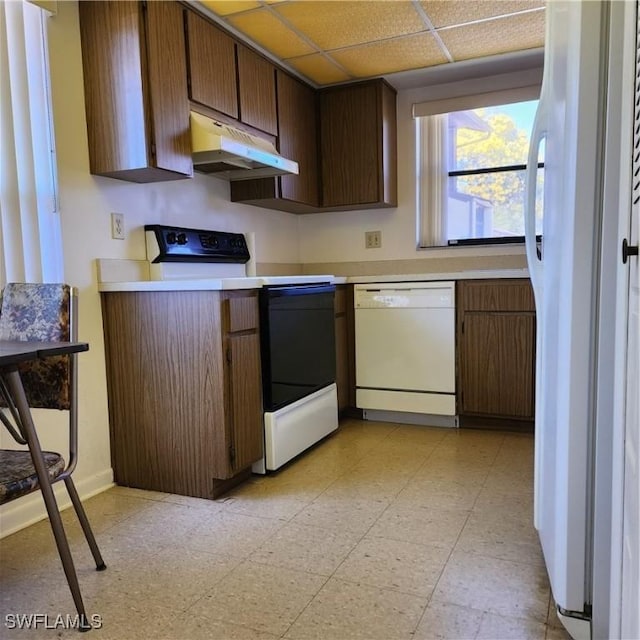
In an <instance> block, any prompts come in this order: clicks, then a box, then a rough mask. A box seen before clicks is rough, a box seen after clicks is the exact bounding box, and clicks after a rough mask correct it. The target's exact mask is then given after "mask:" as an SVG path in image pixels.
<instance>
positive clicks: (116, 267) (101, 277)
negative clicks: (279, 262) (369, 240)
mask: <svg viewBox="0 0 640 640" xmlns="http://www.w3.org/2000/svg"><path fill="white" fill-rule="evenodd" d="M528 277H529V271H528V270H527V269H491V270H489V269H485V270H467V271H450V272H437V271H432V272H427V273H411V274H391V275H362V276H334V275H328V274H317V275H280V276H266V275H261V276H249V277H220V278H185V279H177V280H152V279H150V277H149V270H148V263H147V262H146V261H135V260H98V290H99V291H101V292H104V293H108V292H115V291H229V290H234V289H236V290H237V289H259V288H261V287H263V286H266V285H286V284H314V283H319V282H331V283H333V284H369V283H373V282H429V281H435V280H478V279H485V278H486V279H500V278H528Z"/></svg>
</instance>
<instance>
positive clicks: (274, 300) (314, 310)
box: [260, 284, 336, 411]
mask: <svg viewBox="0 0 640 640" xmlns="http://www.w3.org/2000/svg"><path fill="white" fill-rule="evenodd" d="M334 295H335V286H334V285H332V284H314V285H298V286H290V285H289V286H287V285H285V286H272V287H263V288H262V289H261V290H260V333H261V351H262V354H261V355H262V385H263V400H264V409H265V411H275V410H277V409H279V408H281V407H284V406H286V405H288V404H290V403H292V402H295V401H296V400H299V399H300V398H304V397H305V396H307V395H309V394H311V393H314V392H315V391H317V390H319V389H322V388H323V387H326V386H327V385H329V384H331V383H332V382H334V381H335V377H336V352H335V313H334Z"/></svg>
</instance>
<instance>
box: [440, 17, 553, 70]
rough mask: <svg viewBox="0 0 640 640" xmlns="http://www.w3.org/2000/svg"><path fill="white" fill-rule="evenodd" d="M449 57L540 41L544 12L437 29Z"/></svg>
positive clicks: (490, 52) (487, 53) (488, 52)
mask: <svg viewBox="0 0 640 640" xmlns="http://www.w3.org/2000/svg"><path fill="white" fill-rule="evenodd" d="M438 35H439V36H440V37H441V38H442V41H443V42H444V45H445V46H446V47H447V49H448V50H449V52H450V53H451V55H452V56H453V59H454V60H455V61H457V60H468V59H470V58H478V57H483V56H491V55H496V54H500V53H508V52H510V51H520V50H524V49H533V48H535V47H542V46H543V45H544V12H542V11H536V12H534V13H526V14H524V15H519V16H512V17H509V18H497V19H496V20H488V21H486V22H481V23H478V24H470V25H467V26H464V27H454V28H452V29H442V30H440V31H438Z"/></svg>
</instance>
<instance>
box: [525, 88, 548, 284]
mask: <svg viewBox="0 0 640 640" xmlns="http://www.w3.org/2000/svg"><path fill="white" fill-rule="evenodd" d="M544 93H545V92H544V87H543V92H542V95H541V96H540V102H539V103H538V109H537V111H536V117H535V119H534V121H533V130H532V131H531V144H530V145H529V154H528V157H527V170H526V174H525V176H526V177H525V187H526V197H525V208H524V240H525V248H526V253H527V262H528V264H529V275H530V277H531V284H532V285H533V288H534V291H540V290H541V287H542V261H543V256H542V251H541V250H540V247H539V246H538V242H537V238H536V181H537V178H538V153H539V150H540V145H541V144H542V142H543V140H544V139H545V138H546V137H547V131H546V122H547V118H546V101H545V100H544Z"/></svg>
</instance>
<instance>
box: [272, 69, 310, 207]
mask: <svg viewBox="0 0 640 640" xmlns="http://www.w3.org/2000/svg"><path fill="white" fill-rule="evenodd" d="M276 79H277V93H278V129H279V131H278V145H279V151H280V153H281V154H282V155H283V156H284V157H285V158H290V159H291V160H295V161H296V162H297V163H298V166H299V174H298V175H297V176H282V177H281V178H280V196H281V197H282V198H284V199H286V200H294V201H296V202H302V203H305V204H309V205H313V206H317V205H318V144H317V131H318V126H317V116H316V96H315V91H314V90H313V89H312V88H311V87H308V86H307V85H305V84H303V83H302V82H300V81H298V80H296V79H294V78H292V77H291V76H290V75H288V74H286V73H284V72H282V71H280V70H278V71H277V72H276Z"/></svg>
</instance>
